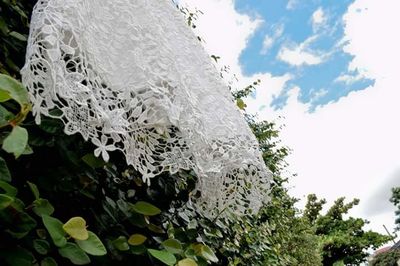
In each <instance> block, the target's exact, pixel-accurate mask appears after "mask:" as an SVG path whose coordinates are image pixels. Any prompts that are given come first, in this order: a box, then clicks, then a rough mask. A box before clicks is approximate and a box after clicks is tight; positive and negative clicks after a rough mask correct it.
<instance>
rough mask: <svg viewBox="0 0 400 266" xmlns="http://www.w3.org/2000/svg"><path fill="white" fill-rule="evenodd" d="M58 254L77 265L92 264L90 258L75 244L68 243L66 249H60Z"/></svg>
mask: <svg viewBox="0 0 400 266" xmlns="http://www.w3.org/2000/svg"><path fill="white" fill-rule="evenodd" d="M58 253H60V255H61V256H63V257H64V258H67V259H69V260H70V261H71V262H72V263H73V264H75V265H85V264H89V263H90V258H89V256H88V255H86V253H85V252H84V251H83V250H82V249H81V248H79V247H78V246H77V245H76V244H74V243H70V242H68V243H67V244H66V245H65V246H64V247H62V248H59V249H58Z"/></svg>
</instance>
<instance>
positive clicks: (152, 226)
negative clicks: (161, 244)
mask: <svg viewBox="0 0 400 266" xmlns="http://www.w3.org/2000/svg"><path fill="white" fill-rule="evenodd" d="M147 229H149V230H150V231H152V232H154V233H157V234H164V233H165V231H164V229H162V228H161V227H160V226H157V225H155V224H148V225H147Z"/></svg>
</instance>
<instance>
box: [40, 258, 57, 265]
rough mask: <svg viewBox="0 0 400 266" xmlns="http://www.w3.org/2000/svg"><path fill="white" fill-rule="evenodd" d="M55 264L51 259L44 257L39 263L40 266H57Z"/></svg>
mask: <svg viewBox="0 0 400 266" xmlns="http://www.w3.org/2000/svg"><path fill="white" fill-rule="evenodd" d="M57 265H58V264H57V262H56V261H55V260H54V259H53V258H52V257H46V258H44V259H43V260H42V261H41V262H40V266H57Z"/></svg>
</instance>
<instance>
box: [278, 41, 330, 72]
mask: <svg viewBox="0 0 400 266" xmlns="http://www.w3.org/2000/svg"><path fill="white" fill-rule="evenodd" d="M318 37H319V36H318V35H313V36H311V37H309V38H308V39H307V40H305V41H304V42H302V43H300V44H288V45H286V46H284V47H282V48H281V50H280V51H279V53H278V56H277V57H278V59H279V60H281V61H283V62H286V63H288V64H289V65H292V66H302V65H318V64H321V63H322V62H323V61H324V60H325V59H326V58H327V57H328V54H323V53H321V52H317V51H313V50H312V49H310V48H309V46H310V44H311V43H313V42H314V41H315V40H316V39H317V38H318Z"/></svg>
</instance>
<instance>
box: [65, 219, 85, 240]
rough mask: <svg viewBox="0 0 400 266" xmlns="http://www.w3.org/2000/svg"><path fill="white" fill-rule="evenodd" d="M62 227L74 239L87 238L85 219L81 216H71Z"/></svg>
mask: <svg viewBox="0 0 400 266" xmlns="http://www.w3.org/2000/svg"><path fill="white" fill-rule="evenodd" d="M63 229H64V230H65V232H67V234H69V235H70V236H71V237H72V238H74V239H76V240H86V239H88V238H89V233H88V231H87V230H86V221H85V219H83V218H82V217H72V218H71V219H69V220H68V221H67V222H66V223H65V224H64V225H63Z"/></svg>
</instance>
